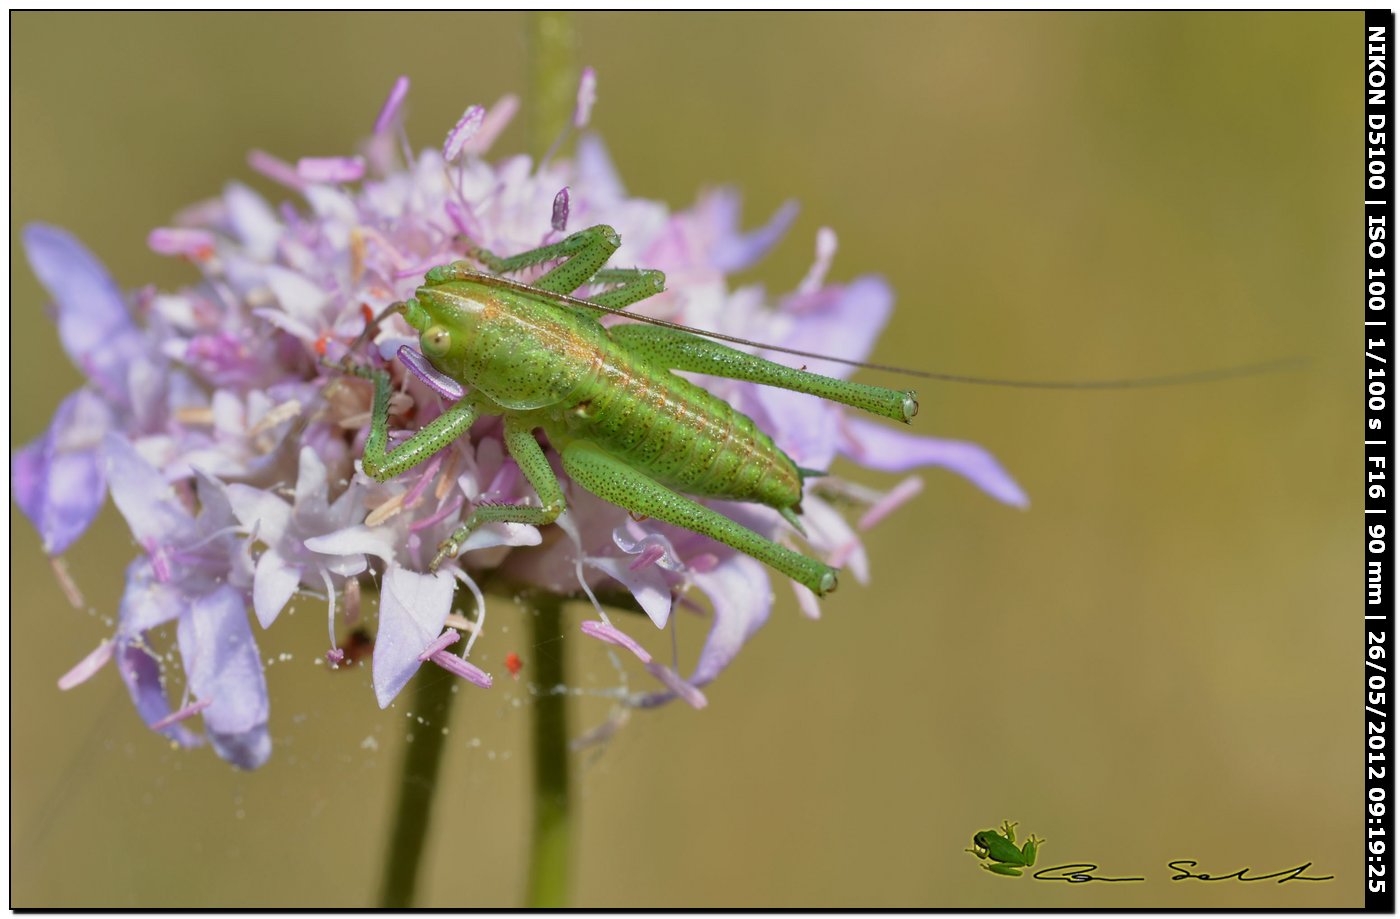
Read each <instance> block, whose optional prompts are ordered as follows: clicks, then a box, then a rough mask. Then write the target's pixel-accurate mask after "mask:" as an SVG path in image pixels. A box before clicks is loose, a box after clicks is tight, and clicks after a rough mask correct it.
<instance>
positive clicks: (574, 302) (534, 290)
mask: <svg viewBox="0 0 1400 919" xmlns="http://www.w3.org/2000/svg"><path fill="white" fill-rule="evenodd" d="M477 280H480V281H481V282H482V283H484V284H486V285H487V286H494V287H503V288H506V289H509V290H515V291H519V292H521V293H526V294H530V295H531V296H536V297H545V298H547V299H550V300H554V301H556V302H558V303H561V304H565V305H567V306H575V307H583V308H584V309H590V310H595V311H597V312H600V313H609V314H611V315H614V316H624V317H626V318H627V319H631V320H633V321H634V322H645V323H647V324H648V325H655V326H661V327H662V328H664V329H675V330H677V331H680V332H689V333H690V334H692V335H700V336H703V337H705V338H713V339H716V340H718V341H727V342H731V343H733V344H736V345H747V346H748V347H751V348H762V349H763V350H765V351H777V352H780V353H782V354H791V355H792V356H794V357H805V358H807V359H809V360H814V361H830V362H831V363H833V364H842V365H845V366H847V367H860V368H863V369H865V370H879V371H881V372H884V373H898V374H902V375H904V376H910V377H918V378H920V379H924V380H937V381H938V382H940V383H963V384H967V385H971V386H1005V387H1014V388H1016V389H1148V388H1151V387H1155V386H1184V385H1188V384H1192V383H1209V382H1213V381H1216V380H1228V379H1233V378H1236V377H1247V376H1255V375H1257V374H1263V373H1277V372H1280V371H1283V370H1296V369H1298V368H1300V367H1302V366H1303V365H1304V363H1305V361H1304V360H1303V359H1302V358H1300V357H1285V358H1278V359H1276V360H1271V361H1262V362H1260V363H1256V364H1242V365H1239V366H1236V367H1221V368H1217V369H1214V370H1195V371H1190V372H1188V373H1171V374H1164V375H1160V376H1149V377H1123V378H1120V379H1114V380H1008V379H1001V378H997V377H980V376H967V375H964V374H958V373H935V372H933V371H930V370H913V369H911V368H908V367H894V366H891V365H889V364H872V363H870V362H868V361H853V360H849V359H847V358H844V357H832V356H831V355H829V354H817V353H815V352H812V351H799V350H798V349H796V348H784V347H782V346H781V345H769V344H764V343H763V342H761V341H750V340H749V339H747V338H738V337H736V336H733V335H725V334H723V333H722V332H710V331H707V330H705V329H696V328H692V327H690V326H688V325H682V324H681V323H679V322H668V321H667V320H665V319H654V318H652V317H651V316H643V315H641V314H639V313H633V312H630V311H628V310H624V309H617V308H616V307H611V306H603V305H602V304H600V303H593V302H591V301H589V300H580V299H578V298H577V297H571V296H568V295H567V294H556V293H552V292H550V291H547V290H540V289H539V288H538V287H531V286H530V285H528V284H522V283H520V282H519V281H512V280H510V279H509V278H503V277H500V276H498V275H494V274H478V275H477Z"/></svg>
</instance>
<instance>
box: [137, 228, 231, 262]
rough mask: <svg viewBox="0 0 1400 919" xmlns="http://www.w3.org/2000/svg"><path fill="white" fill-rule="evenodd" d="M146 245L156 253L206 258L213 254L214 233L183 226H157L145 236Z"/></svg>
mask: <svg viewBox="0 0 1400 919" xmlns="http://www.w3.org/2000/svg"><path fill="white" fill-rule="evenodd" d="M146 245H147V246H149V247H150V250H151V251H152V252H154V253H155V254H156V255H176V256H183V257H185V258H189V259H206V258H209V257H210V256H212V255H213V254H214V234H213V233H210V232H209V231H208V230H192V229H188V228H185V227H157V228H156V229H154V230H152V231H151V232H150V235H149V236H147V237H146Z"/></svg>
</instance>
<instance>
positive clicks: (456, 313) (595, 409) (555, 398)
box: [364, 227, 918, 594]
mask: <svg viewBox="0 0 1400 919" xmlns="http://www.w3.org/2000/svg"><path fill="white" fill-rule="evenodd" d="M618 244H619V240H618V238H617V235H616V234H615V233H614V232H613V231H612V229H611V228H609V227H594V228H592V229H590V230H585V231H583V232H581V233H576V234H574V235H573V236H571V237H569V238H568V239H566V240H564V241H562V242H560V243H557V244H555V245H553V246H546V247H544V248H542V249H537V250H533V251H531V252H527V253H524V254H522V255H519V256H515V257H513V258H508V259H502V258H498V257H496V256H494V255H492V254H491V253H488V252H476V253H473V254H474V256H475V258H476V260H477V261H478V262H480V263H481V264H482V265H483V266H485V267H487V268H490V269H492V270H493V271H498V272H504V271H513V270H518V269H519V268H522V267H526V266H529V265H533V264H539V263H541V262H545V261H551V260H555V259H559V258H565V259H566V261H564V262H562V263H561V264H560V265H559V266H557V267H556V268H554V269H553V270H552V271H550V272H548V273H546V274H545V275H544V276H542V277H541V278H539V279H538V280H536V281H535V282H534V284H533V285H531V286H526V285H523V284H519V283H516V282H513V281H509V280H506V279H504V278H502V277H499V276H498V275H495V274H486V273H484V272H481V271H479V270H477V269H476V268H474V267H473V266H472V265H470V264H469V263H460V262H459V263H455V264H453V265H447V266H442V267H440V268H435V269H433V270H432V271H430V272H429V273H428V275H427V277H426V278H425V280H424V283H423V285H422V286H421V287H419V288H418V290H417V292H416V293H415V296H414V297H413V299H411V300H409V301H406V302H405V303H403V304H401V305H400V307H399V308H400V311H401V312H402V313H403V315H404V317H405V319H406V320H407V321H408V323H409V325H411V326H412V327H413V328H414V329H416V330H417V331H418V332H419V333H420V345H421V349H422V353H423V355H424V356H425V357H426V358H427V360H428V361H429V362H430V363H431V364H432V366H433V368H434V369H435V370H436V371H437V372H438V373H440V374H442V375H444V376H447V377H450V378H451V379H452V380H454V381H457V382H458V383H460V384H462V385H463V386H464V387H467V390H468V391H467V392H466V394H465V395H464V396H463V397H462V398H461V399H460V400H459V401H458V402H456V403H455V404H454V405H452V406H451V407H450V408H449V409H448V410H447V411H446V412H444V413H443V414H442V415H441V416H440V417H438V418H437V419H434V420H433V421H432V422H431V423H429V424H428V425H427V426H425V427H424V428H423V429H421V430H420V431H418V432H417V433H415V435H414V436H413V437H412V438H410V439H409V441H407V442H405V443H404V444H401V445H400V446H399V447H397V448H395V449H394V450H392V451H389V450H387V449H386V447H387V441H388V399H389V380H388V376H387V375H386V374H384V373H383V372H382V371H366V372H365V375H367V376H371V377H372V378H374V380H375V383H376V387H375V389H376V391H375V406H374V419H373V426H372V428H371V431H370V436H369V438H368V440H367V442H366V445H365V457H364V467H365V471H366V472H368V473H369V474H370V475H372V476H375V477H376V478H379V479H381V480H382V479H387V478H390V477H392V476H395V475H398V474H399V473H401V472H403V471H405V470H407V469H409V468H412V467H413V466H416V465H417V464H419V463H421V462H423V461H425V460H427V459H428V458H429V457H431V456H432V455H433V454H434V453H436V452H438V451H439V450H441V449H442V448H443V447H445V446H447V445H448V444H449V443H450V442H451V441H452V440H454V439H455V438H456V437H458V436H460V435H461V434H463V433H465V432H466V430H467V429H468V428H469V427H470V426H471V424H472V422H473V421H474V420H475V419H476V418H478V417H482V416H487V415H494V416H502V417H503V418H504V419H505V441H506V448H507V449H508V450H509V451H510V453H511V455H512V456H513V457H514V458H515V460H516V462H517V463H518V464H519V465H520V468H521V471H522V472H523V473H524V474H525V476H526V478H527V479H528V480H529V481H530V483H531V485H533V486H534V487H535V489H536V491H537V492H538V493H539V495H540V499H541V506H539V507H535V506H533V505H483V506H480V507H478V508H476V509H475V510H474V511H473V512H472V514H471V515H470V516H469V517H468V518H467V520H466V521H465V522H464V523H463V524H462V526H461V527H459V528H458V529H457V531H456V532H455V533H454V534H453V537H452V538H451V539H449V540H448V541H447V542H446V543H444V545H443V546H442V548H441V550H440V551H439V553H438V556H437V558H436V559H434V562H433V566H432V567H434V568H436V567H437V565H438V564H440V563H441V562H442V560H443V559H444V558H447V557H449V556H451V555H455V554H456V551H457V547H458V546H459V545H460V544H461V542H462V540H463V539H465V538H466V535H467V534H468V533H470V531H471V530H472V529H473V528H474V527H476V526H478V525H480V524H482V523H486V522H489V521H493V520H509V521H516V522H521V523H532V524H536V525H542V524H546V523H550V522H552V521H553V520H554V519H555V518H556V517H557V516H558V515H559V513H560V512H561V511H562V510H563V508H564V500H563V493H562V491H561V489H560V487H559V483H558V480H557V478H556V477H555V475H554V472H553V470H552V469H551V467H550V465H549V463H548V461H547V460H546V459H545V456H544V453H543V451H542V450H541V448H540V445H539V442H538V441H537V440H536V438H535V432H536V431H542V432H543V433H544V434H545V436H546V438H547V439H548V441H549V443H550V445H551V446H553V447H554V449H555V450H556V451H557V452H558V453H559V455H560V457H561V459H562V460H563V465H564V469H565V471H566V472H567V473H568V474H569V476H570V478H572V479H573V480H574V482H575V483H577V484H578V485H580V486H582V487H583V488H585V489H587V490H588V491H591V492H593V493H594V494H597V495H598V496H599V497H601V498H603V499H604V500H607V501H610V502H612V503H614V504H617V505H619V506H621V507H623V508H626V509H627V510H629V511H632V512H633V513H636V514H641V515H645V516H648V517H655V518H657V519H659V520H663V521H666V522H668V523H671V524H674V525H676V526H681V527H685V528H687V529H691V530H695V531H697V532H700V533H704V534H705V535H708V536H711V537H712V538H714V539H717V540H719V541H721V542H724V543H726V544H728V545H730V546H733V547H734V548H736V549H738V550H739V551H742V552H746V553H748V554H749V555H752V556H754V557H755V558H758V559H760V560H761V561H764V562H766V563H768V564H770V565H772V566H773V567H775V568H777V569H778V570H780V571H782V572H783V573H784V574H787V575H788V576H789V577H792V578H794V579H795V580H797V581H799V582H800V583H802V584H805V585H806V586H807V587H809V588H811V589H812V590H813V591H815V592H817V593H818V594H823V593H827V592H829V591H830V590H833V589H834V588H835V586H836V571H835V569H833V568H831V567H830V566H827V565H825V564H822V563H821V562H818V561H816V560H814V559H810V558H807V557H806V556H804V555H802V554H801V553H798V552H794V551H792V550H791V549H788V548H786V547H784V546H781V545H779V544H777V543H775V542H773V541H771V540H769V539H766V538H765V537H762V536H760V535H758V534H757V533H754V532H753V531H751V530H748V529H747V528H745V527H742V526H740V525H739V524H737V523H735V522H734V521H732V520H729V519H728V518H726V517H724V516H722V515H720V514H719V513H717V512H715V511H713V510H711V509H710V508H707V507H705V506H704V505H701V504H699V503H697V502H695V501H694V500H691V499H690V498H688V497H686V495H695V496H697V497H704V498H720V499H726V500H731V501H743V502H753V503H757V504H763V505H767V506H768V507H772V508H774V509H776V510H778V511H779V512H780V513H781V514H782V515H783V516H784V517H785V518H786V519H787V520H789V521H790V522H791V523H793V524H794V526H800V524H799V523H798V514H800V512H801V500H802V473H801V472H800V471H799V469H798V467H797V465H796V464H795V463H794V462H793V461H792V459H790V458H789V457H788V456H787V455H786V454H785V453H783V451H782V450H780V449H779V448H778V447H777V446H776V445H775V444H774V443H773V441H772V439H771V438H770V437H768V435H767V434H765V433H763V432H762V431H760V430H759V429H758V428H757V427H756V426H755V425H754V423H753V421H752V420H751V419H749V418H748V417H747V416H746V415H744V414H743V413H741V412H739V411H736V410H735V409H734V408H733V407H732V406H730V405H729V404H727V403H726V402H724V401H723V400H721V399H719V398H717V397H716V396H714V395H712V394H711V393H709V392H707V391H706V390H704V389H701V388H700V387H699V386H696V385H695V384H693V383H691V382H690V381H688V380H686V379H684V378H683V377H680V376H677V375H676V373H674V372H673V371H676V370H686V371H696V372H701V373H708V374H712V375H718V376H727V377H732V378H735V379H742V380H750V381H753V382H758V383H763V384H767V385H774V386H782V387H786V388H789V389H794V390H798V391H801V392H809V393H813V394H815V395H819V396H824V397H826V398H831V399H835V400H838V401H841V402H844V403H847V404H850V405H854V406H857V407H859V408H864V409H866V410H869V411H873V412H876V413H878V414H882V415H885V416H887V417H890V418H894V419H897V420H900V421H905V422H907V421H909V420H910V419H912V418H913V416H914V413H915V412H916V411H917V410H918V403H917V401H916V398H915V395H914V394H913V393H912V392H901V391H898V390H891V389H884V388H882V387H875V386H866V385H863V384H859V383H850V382H846V381H844V380H836V379H832V378H829V377H823V376H820V375H817V374H812V373H807V372H806V371H801V370H795V369H793V368H790V367H784V366H782V365H780V364H775V363H773V362H770V361H766V360H763V359H761V358H756V357H753V356H752V355H749V354H745V353H744V352H741V351H737V350H735V349H733V348H729V347H726V346H724V345H721V344H718V343H717V342H713V341H709V340H707V339H704V338H701V337H699V336H697V335H693V334H690V333H688V332H685V331H681V330H678V329H674V328H663V327H656V326H650V325H643V324H628V325H619V326H614V327H612V328H610V329H609V328H605V327H604V326H603V325H602V324H600V323H599V322H598V320H597V316H598V315H599V311H598V310H597V309H596V307H597V306H601V307H604V308H608V309H614V310H615V309H621V308H622V307H625V306H627V305H630V304H631V303H635V302H637V301H638V300H641V299H643V298H645V297H647V296H650V295H651V294H653V293H656V292H658V291H659V290H661V289H662V285H663V278H662V276H661V274H660V273H659V272H654V271H636V270H612V271H607V270H600V269H602V266H603V264H604V263H605V262H606V261H607V258H608V257H609V256H610V255H611V254H612V252H613V251H614V250H615V249H616V248H617V246H618ZM614 282H616V283H619V284H620V286H618V287H616V288H614V289H612V290H609V291H607V292H605V293H602V294H599V295H597V296H595V297H593V298H592V299H591V300H589V301H581V300H575V299H573V298H571V297H569V296H568V293H569V292H570V291H573V290H575V289H577V288H578V287H580V286H582V285H584V284H585V283H602V284H608V283H614ZM682 493H684V494H682Z"/></svg>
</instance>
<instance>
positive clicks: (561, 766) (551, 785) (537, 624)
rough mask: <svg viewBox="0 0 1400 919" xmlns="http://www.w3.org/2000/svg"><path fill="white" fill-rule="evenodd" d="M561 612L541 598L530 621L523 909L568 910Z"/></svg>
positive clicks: (549, 599) (566, 744)
mask: <svg viewBox="0 0 1400 919" xmlns="http://www.w3.org/2000/svg"><path fill="white" fill-rule="evenodd" d="M562 607H563V604H562V602H561V601H560V599H559V598H558V597H553V596H547V597H541V598H539V599H538V600H537V602H536V609H535V615H534V616H531V617H530V621H531V639H532V640H531V647H533V648H534V649H535V653H534V654H533V655H532V656H533V657H534V659H535V660H534V683H535V690H536V692H537V695H536V698H535V704H534V706H533V710H534V724H533V726H532V740H533V742H534V748H535V762H534V781H533V785H534V800H535V815H534V824H533V831H532V833H531V837H530V856H529V863H530V869H529V870H530V875H529V879H528V881H527V886H526V894H525V905H526V906H528V907H532V908H537V909H551V908H554V909H557V908H561V907H566V906H568V905H569V861H570V836H571V827H570V823H569V821H570V818H571V816H572V813H571V810H570V794H569V725H568V711H567V708H566V703H567V700H568V696H567V695H565V694H564V692H563V691H562V690H563V687H564V686H565V685H567V684H566V682H565V669H564V668H565V664H564V656H565V653H566V646H565V643H564V628H563V619H562V616H561V614H560V611H561V609H562Z"/></svg>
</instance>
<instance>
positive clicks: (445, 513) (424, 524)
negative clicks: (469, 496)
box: [408, 495, 466, 533]
mask: <svg viewBox="0 0 1400 919" xmlns="http://www.w3.org/2000/svg"><path fill="white" fill-rule="evenodd" d="M465 500H466V499H465V498H463V497H462V496H461V495H458V496H457V498H456V500H454V501H451V502H449V503H448V504H446V505H444V506H443V508H442V509H441V510H439V511H437V512H436V513H434V514H433V515H432V516H431V517H428V518H425V519H423V520H418V521H415V522H413V523H411V524H409V525H408V531H409V532H410V533H416V532H418V531H419V530H426V529H427V528H428V527H430V526H433V525H434V524H436V523H441V522H442V521H443V520H446V519H447V518H448V517H451V516H452V515H453V514H455V513H457V512H458V511H460V510H461V509H462V504H463V503H464V502H465Z"/></svg>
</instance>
